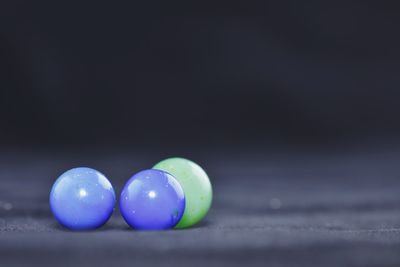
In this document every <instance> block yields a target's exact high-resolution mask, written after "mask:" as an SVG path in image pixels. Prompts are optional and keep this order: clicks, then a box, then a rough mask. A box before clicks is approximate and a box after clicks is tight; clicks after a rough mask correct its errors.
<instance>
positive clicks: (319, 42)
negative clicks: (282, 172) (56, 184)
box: [0, 1, 400, 149]
mask: <svg viewBox="0 0 400 267" xmlns="http://www.w3.org/2000/svg"><path fill="white" fill-rule="evenodd" d="M398 7H399V5H398V4H397V3H395V2H381V3H377V2H375V1H371V2H369V1H350V2H348V1H343V2H341V1H334V2H329V3H327V2H324V3H321V2H318V1H312V2H307V3H300V2H298V1H292V2H286V1H284V2H282V1H276V2H268V1H254V2H253V1H250V2H246V3H244V2H242V1H225V2H218V3H216V2H207V1H202V2H185V3H179V4H178V3H171V2H169V1H140V2H135V3H124V4H122V3H118V4H117V3H112V4H111V3H109V2H108V3H95V4H93V3H89V1H80V2H74V1H57V2H54V1H41V2H40V3H38V2H31V1H3V2H2V3H1V4H0V59H1V60H0V73H1V79H0V88H1V90H0V121H1V127H0V129H1V130H0V144H1V145H2V146H4V147H11V148H13V147H41V148H43V147H51V148H55V147H63V146H65V147H68V148H73V149H79V148H88V147H89V148H90V147H96V148H99V147H111V148H128V147H129V148H130V147H138V146H141V147H144V148H146V147H147V148H155V149H157V148H158V147H177V146H180V147H185V148H186V149H190V148H192V147H205V146H210V147H219V146H221V147H250V146H253V147H261V146H262V145H267V146H268V145H271V144H275V145H276V144H282V145H290V146H296V145H305V146H321V145H324V146H325V145H329V146H333V147H335V146H347V145H349V144H356V143H366V142H367V143H368V142H375V141H376V140H378V141H379V140H380V141H382V140H384V141H385V140H391V141H390V142H393V140H396V139H397V136H398V135H399V133H400V124H399V123H398V118H399V115H400V105H399V103H398V102H399V97H400V91H399V86H400V75H399V57H400V49H399V47H400V35H399V34H398V29H399V26H400V24H399V22H400V18H399V16H398Z"/></svg>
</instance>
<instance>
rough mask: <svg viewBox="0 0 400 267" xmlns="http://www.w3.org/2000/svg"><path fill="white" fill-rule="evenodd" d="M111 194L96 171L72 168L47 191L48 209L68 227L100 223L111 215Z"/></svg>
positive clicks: (107, 185)
mask: <svg viewBox="0 0 400 267" xmlns="http://www.w3.org/2000/svg"><path fill="white" fill-rule="evenodd" d="M114 206H115V193H114V189H113V187H112V185H111V183H110V182H109V181H108V179H107V178H106V177H105V176H104V175H103V174H102V173H100V172H98V171H96V170H94V169H90V168H75V169H71V170H69V171H67V172H65V173H63V174H62V175H61V176H60V177H58V179H57V180H56V181H55V183H54V185H53V188H52V189H51V192H50V208H51V210H52V212H53V214H54V217H55V218H56V219H57V221H58V222H59V223H60V224H61V225H63V226H65V227H67V228H69V229H71V230H88V229H95V228H98V227H100V226H102V225H103V224H104V223H106V222H107V220H108V219H109V218H110V217H111V214H112V212H113V210H114Z"/></svg>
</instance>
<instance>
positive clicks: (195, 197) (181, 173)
mask: <svg viewBox="0 0 400 267" xmlns="http://www.w3.org/2000/svg"><path fill="white" fill-rule="evenodd" d="M153 169H158V170H163V171H166V172H169V173H170V174H172V175H173V176H174V177H175V178H176V179H177V180H178V182H179V183H180V184H181V186H182V188H183V191H184V192H185V197H186V207H185V211H184V213H183V216H182V219H181V220H180V221H179V223H178V224H177V225H176V226H175V228H186V227H190V226H192V225H194V224H196V223H198V222H199V221H201V219H203V218H204V216H206V214H207V212H208V210H209V209H210V206H211V202H212V187H211V183H210V179H209V178H208V176H207V174H206V172H205V171H204V170H203V169H202V168H201V167H200V166H199V165H197V164H196V163H194V162H193V161H190V160H188V159H184V158H169V159H166V160H163V161H161V162H159V163H157V164H156V165H155V166H154V167H153Z"/></svg>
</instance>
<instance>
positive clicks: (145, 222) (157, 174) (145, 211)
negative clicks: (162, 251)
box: [119, 170, 185, 230]
mask: <svg viewBox="0 0 400 267" xmlns="http://www.w3.org/2000/svg"><path fill="white" fill-rule="evenodd" d="M119 205H120V210H121V214H122V216H123V217H124V219H125V221H126V222H127V223H128V224H129V225H130V226H131V227H133V228H135V229H141V230H163V229H170V228H173V227H174V226H175V225H176V224H177V223H178V222H179V220H180V219H181V218H182V215H183V212H184V211H185V194H184V192H183V189H182V187H181V185H180V184H179V182H178V181H177V180H176V179H175V178H174V177H173V176H172V175H171V174H169V173H167V172H164V171H161V170H144V171H141V172H139V173H137V174H135V175H134V176H132V177H131V178H130V179H129V180H128V182H127V183H126V184H125V186H124V188H123V190H122V193H121V198H120V204H119Z"/></svg>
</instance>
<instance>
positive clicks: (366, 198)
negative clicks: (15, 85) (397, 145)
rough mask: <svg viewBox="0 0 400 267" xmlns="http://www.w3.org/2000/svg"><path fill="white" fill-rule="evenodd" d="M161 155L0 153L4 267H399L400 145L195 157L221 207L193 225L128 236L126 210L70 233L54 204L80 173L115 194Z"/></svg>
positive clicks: (0, 244)
mask: <svg viewBox="0 0 400 267" xmlns="http://www.w3.org/2000/svg"><path fill="white" fill-rule="evenodd" d="M164 156H165V155H164V153H159V152H157V151H155V152H148V153H139V152H136V153H129V152H126V151H125V152H110V153H109V154H108V155H103V154H102V153H97V152H93V151H92V152H88V153H86V154H85V153H84V154H82V153H74V151H69V152H68V153H67V152H57V153H55V152H51V151H5V152H2V153H1V155H0V181H1V184H0V266H23V265H26V266H55V264H57V266H71V265H73V266H90V265H93V266H117V265H116V264H119V265H120V266H135V265H136V266H150V265H157V266H158V265H159V264H163V265H164V266H220V265H222V264H224V265H225V266H242V265H245V264H248V265H251V266H324V267H329V266H363V267H365V266H400V164H399V163H400V150H374V149H372V150H366V151H364V150H363V151H352V152H351V153H347V152H339V153H326V152H320V151H319V152H304V151H303V152H300V151H297V152H296V151H289V152H279V151H277V152H263V151H261V150H258V151H257V152H252V151H251V150H247V151H241V152H237V151H234V150H229V151H224V150H220V151H213V152H212V153H211V152H210V151H207V150H206V149H204V150H202V151H201V152H199V153H188V155H186V156H189V157H191V158H192V159H194V160H197V161H198V162H199V163H200V164H201V165H202V166H203V167H205V169H206V170H207V172H208V173H209V175H210V178H211V180H212V183H213V187H214V201H213V206H212V209H211V211H210V213H209V214H208V216H207V217H206V218H205V220H204V221H202V222H201V223H200V224H198V225H196V226H195V227H193V228H190V229H185V230H169V231H162V232H141V231H135V230H132V229H130V228H129V227H128V226H127V224H126V223H125V222H124V221H123V219H122V218H121V216H120V214H119V211H118V209H117V210H116V211H115V212H114V215H113V217H112V218H111V220H110V221H109V222H108V223H107V224H106V225H105V226H104V227H102V228H101V229H98V230H96V231H88V232H71V231H68V230H66V229H63V228H62V227H60V226H59V225H58V224H57V223H56V222H55V220H54V219H53V217H52V215H51V213H50V211H49V207H48V193H49V190H50V187H51V185H52V183H53V181H54V180H55V178H56V177H57V176H58V175H60V174H61V173H62V172H63V171H64V170H66V169H68V168H72V167H75V166H90V167H94V168H97V169H99V170H100V171H102V172H103V173H105V174H106V175H107V176H108V177H109V178H110V180H111V181H112V183H113V185H114V187H115V189H116V191H117V193H118V194H119V192H120V190H121V188H122V185H123V183H124V181H125V180H127V178H129V177H130V175H131V174H132V173H134V172H136V171H139V170H141V169H145V168H148V167H151V166H152V165H153V164H154V163H155V162H156V161H158V160H159V159H162V157H164Z"/></svg>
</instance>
